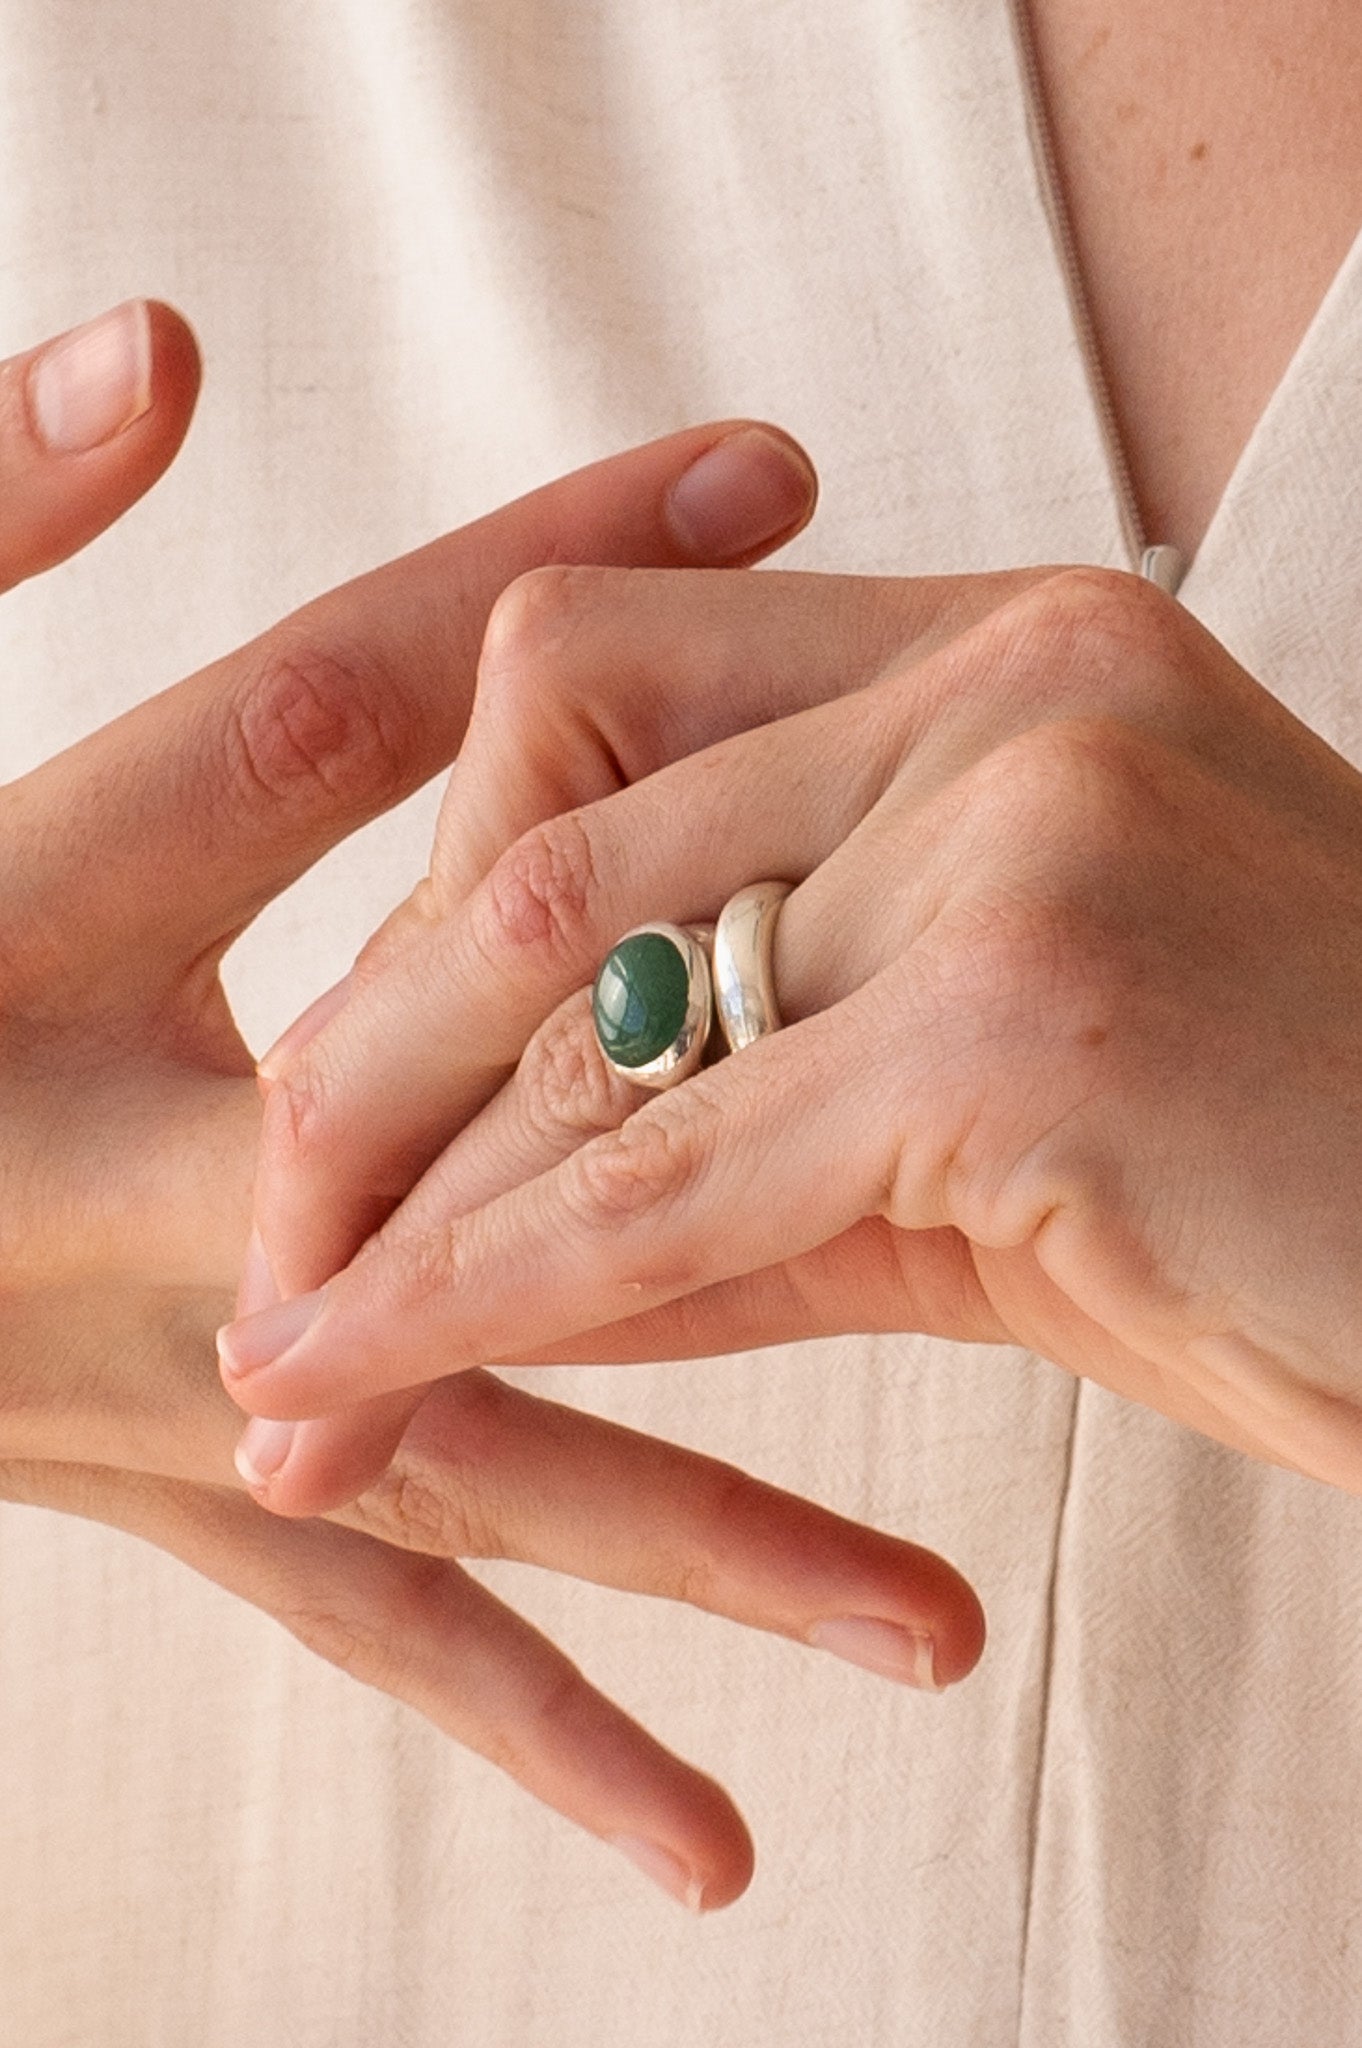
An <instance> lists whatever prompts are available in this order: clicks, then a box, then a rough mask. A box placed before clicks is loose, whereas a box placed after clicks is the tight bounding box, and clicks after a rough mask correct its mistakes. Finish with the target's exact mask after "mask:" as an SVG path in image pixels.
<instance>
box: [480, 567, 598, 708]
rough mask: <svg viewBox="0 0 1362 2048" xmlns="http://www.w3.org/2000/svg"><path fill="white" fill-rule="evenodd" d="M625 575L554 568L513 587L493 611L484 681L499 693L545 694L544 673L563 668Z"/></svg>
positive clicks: (520, 579)
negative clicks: (529, 690)
mask: <svg viewBox="0 0 1362 2048" xmlns="http://www.w3.org/2000/svg"><path fill="white" fill-rule="evenodd" d="M619 574H620V572H619V571H617V570H611V569H607V568H600V567H595V566H590V565H580V564H577V563H564V562H554V563H550V564H548V565H546V566H545V567H543V568H538V569H529V570H527V571H526V572H525V574H524V575H523V576H517V577H516V579H515V581H514V582H513V583H510V584H508V585H507V587H506V589H505V590H503V591H502V593H501V595H500V597H499V598H498V599H497V601H496V603H495V604H494V605H493V607H492V611H491V615H490V617H489V618H488V621H487V630H486V633H485V635H484V638H483V646H482V664H481V670H480V678H481V680H484V681H490V682H491V683H493V684H494V685H495V687H496V688H497V690H498V692H500V691H503V690H506V689H509V690H510V691H512V692H515V690H516V689H517V688H518V686H519V685H520V684H521V683H522V682H528V683H531V684H532V685H533V687H534V690H535V692H536V695H538V694H539V693H540V692H541V691H542V687H543V681H544V671H545V670H546V669H548V670H549V671H552V670H553V669H554V668H555V667H556V665H557V664H559V663H560V662H562V661H563V660H564V658H565V656H566V654H567V652H568V649H569V647H570V645H571V642H572V641H573V640H574V639H575V637H576V636H577V633H578V632H579V630H580V628H581V626H582V625H583V623H584V621H585V620H587V619H588V618H591V617H594V616H595V614H596V612H597V611H598V609H599V607H600V605H601V603H602V601H603V600H604V599H605V598H607V597H608V595H609V592H608V590H607V585H609V584H611V583H614V582H615V581H617V579H618V576H619Z"/></svg>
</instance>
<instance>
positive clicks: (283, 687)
mask: <svg viewBox="0 0 1362 2048" xmlns="http://www.w3.org/2000/svg"><path fill="white" fill-rule="evenodd" d="M411 724H412V720H411V716H410V713H409V712H408V710H407V709H406V707H405V705H404V702H403V698H402V695H401V693H400V691H399V690H398V689H397V688H396V687H395V686H394V683H393V680H392V678H391V677H390V676H389V675H388V674H387V673H386V671H385V670H384V668H383V666H382V665H381V664H380V663H378V662H377V661H375V660H374V659H373V658H372V657H371V656H370V655H368V654H363V653H360V652H359V651H358V650H357V649H356V648H354V647H353V646H347V645H344V644H342V643H339V642H338V643H336V644H328V643H327V642H326V641H325V640H320V639H312V638H303V637H301V636H293V635H276V636H273V637H272V639H271V640H270V642H269V643H268V644H267V647H266V650H265V652H264V654H263V656H262V658H261V660H260V661H259V663H258V665H257V666H256V668H255V670H254V672H253V673H252V674H251V675H250V677H249V678H248V679H247V682H246V684H245V686H244V688H243V689H242V690H241V691H240V693H239V695H238V697H237V699H236V702H235V704H234V706H233V709H232V716H231V720H230V723H229V727H228V734H227V746H228V752H229V770H230V774H231V780H232V783H233V785H234V786H235V787H236V789H237V790H238V791H239V792H240V793H241V794H242V796H243V798H244V799H245V802H246V804H247V806H248V807H249V808H250V809H259V808H262V807H263V808H265V809H267V810H268V811H269V812H270V813H271V815H274V814H275V813H277V810H278V808H279V807H280V806H281V805H286V806H293V807H296V808H297V810H298V811H299V812H300V813H302V814H303V815H304V816H305V817H310V816H311V815H312V814H313V813H314V812H316V811H317V810H319V809H321V810H329V809H333V808H335V807H336V806H337V805H340V806H343V807H361V808H368V807H380V806H383V805H386V804H389V803H391V802H393V801H394V800H395V799H396V798H397V797H398V796H399V795H400V794H401V793H402V792H403V790H404V789H405V787H406V783H407V779H408V777H407V764H408V762H409V760H410V759H411V756H412V747H411V744H410V741H411V731H410V728H411Z"/></svg>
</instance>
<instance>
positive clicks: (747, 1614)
mask: <svg viewBox="0 0 1362 2048" xmlns="http://www.w3.org/2000/svg"><path fill="white" fill-rule="evenodd" d="M342 1519H343V1520H344V1521H346V1522H347V1523H348V1524H350V1525H351V1526H354V1527H357V1528H361V1529H363V1530H364V1531H365V1532H366V1533H368V1534H370V1535H374V1536H379V1537H382V1538H383V1539H384V1540H385V1541H386V1542H389V1543H398V1544H406V1545H412V1546H414V1547H415V1548H417V1549H420V1550H422V1551H425V1552H428V1553H432V1554H437V1555H460V1556H475V1555H487V1556H492V1555H495V1556H497V1557H510V1558H515V1559H518V1560H520V1561H522V1562H524V1563H527V1564H537V1565H552V1567H553V1568H554V1569H556V1570H559V1571H566V1572H571V1573H572V1574H573V1575H574V1576H575V1577H577V1578H582V1579H589V1580H591V1581H593V1582H594V1583H595V1584H597V1585H605V1586H614V1587H619V1588H621V1589H623V1590H625V1591H628V1592H636V1593H646V1594H649V1595H651V1596H653V1597H655V1598H662V1599H668V1600H681V1601H684V1602H685V1603H686V1604H687V1605H689V1606H693V1607H698V1608H701V1609H703V1610H704V1611H706V1612H708V1613H711V1614H717V1615H722V1616H724V1617H725V1618H726V1619H728V1620H731V1621H737V1622H741V1623H743V1624H744V1625H745V1626H747V1627H749V1628H759V1629H763V1630H766V1631H768V1632H770V1633H773V1634H777V1635H782V1636H786V1637H788V1638H789V1639H790V1640H791V1641H794V1642H802V1643H815V1642H816V1646H818V1647H826V1645H824V1644H823V1641H822V1638H823V1635H824V1633H825V1632H826V1631H829V1630H831V1629H832V1628H833V1626H834V1624H837V1623H840V1622H842V1621H846V1620H849V1619H853V1618H859V1619H863V1620H872V1619H873V1620H874V1621H876V1622H877V1623H878V1624H880V1626H882V1627H883V1628H884V1629H885V1630H897V1631H899V1632H900V1634H901V1636H902V1637H903V1641H902V1642H901V1644H900V1645H899V1650H898V1656H897V1659H896V1660H890V1659H889V1657H888V1651H889V1649H890V1647H891V1645H890V1644H889V1642H888V1640H887V1638H886V1640H885V1642H884V1649H885V1652H886V1658H885V1663H886V1665H888V1666H889V1668H888V1670H887V1673H886V1675H889V1676H892V1677H896V1678H898V1679H899V1680H900V1681H902V1682H904V1683H907V1684H914V1685H916V1684H920V1683H924V1682H926V1683H930V1684H935V1685H937V1686H944V1685H950V1684H954V1683H955V1682H956V1681H957V1680H958V1679H960V1678H963V1677H964V1676H965V1674H966V1673H967V1672H969V1671H971V1670H972V1669H973V1668H974V1665H975V1663H976V1662H977V1660H978V1657H979V1655H980V1653H981V1650H982V1647H983V1617H982V1613H981V1610H980V1608H979V1604H978V1601H977V1600H976V1598H975V1596H974V1594H973V1592H972V1591H971V1589H970V1587H969V1586H968V1585H967V1583H966V1582H965V1580H964V1579H962V1578H961V1577H960V1575H959V1574H958V1573H957V1572H956V1571H954V1570H953V1569H952V1567H951V1566H950V1565H949V1564H947V1563H946V1562H945V1560H944V1559H942V1558H940V1557H937V1556H935V1555H934V1554H933V1553H932V1552H931V1551H928V1550H923V1549H920V1548H919V1547H918V1546H917V1545H916V1544H912V1543H906V1542H904V1541H902V1540H901V1539H900V1538H898V1537H892V1536H888V1535H885V1534H883V1533H882V1532H880V1531H878V1530H874V1529H868V1528H865V1527H863V1526H861V1525H860V1524H857V1523H855V1522H849V1521H845V1520H844V1519H843V1518H842V1517H841V1516H839V1515H833V1514H830V1513H828V1511H827V1510H826V1509H824V1508H820V1507H815V1506H814V1505H813V1504H812V1503H811V1502H809V1501H805V1500H799V1499H798V1498H796V1497H795V1496H794V1495H793V1494H789V1493H785V1492H782V1491H781V1490H780V1489H778V1488H776V1487H773V1486H767V1485H765V1484H763V1483H762V1482H761V1481H759V1480H756V1479H753V1478H751V1477H750V1476H749V1475H747V1474H746V1473H744V1472H740V1471H738V1470H736V1469H735V1468H734V1467H733V1466H731V1465H725V1464H722V1463H720V1462H719V1461H717V1460H716V1459H713V1458H706V1457H702V1456H700V1455H699V1454H698V1453H696V1452H693V1451H685V1450H681V1449H679V1448H678V1447H677V1446H676V1445H674V1444H668V1443H663V1442H661V1441H659V1440H658V1439H657V1438H655V1437H648V1436H644V1435H641V1434H640V1433H638V1432H637V1431H635V1430H631V1429H625V1428H622V1427H621V1426H620V1425H619V1424H617V1423H612V1422H605V1421H602V1420H601V1419H600V1418H599V1417H597V1416H593V1415H586V1414H582V1413H580V1412H579V1411H577V1410H575V1409H571V1408H564V1407H560V1406H559V1405H558V1404H557V1403H555V1402H552V1401H547V1400H543V1399H541V1398H539V1397H538V1396H535V1395H530V1394H527V1393H524V1392H522V1391H520V1390H518V1389H516V1388H512V1387H508V1386H507V1385H506V1384H505V1383H504V1382H503V1381H501V1380H498V1379H496V1378H495V1377H494V1376H492V1375H491V1374H488V1373H469V1374H463V1375H460V1377H459V1378H458V1379H457V1380H450V1381H446V1382H444V1383H443V1384H442V1385H441V1386H439V1387H437V1388H436V1389H435V1390H434V1391H433V1392H432V1394H431V1396H430V1398H429V1399H428V1401H427V1402H426V1404H425V1405H424V1406H423V1408H422V1410H421V1413H420V1415H419V1417H418V1418H417V1421H416V1423H415V1424H414V1426H413V1427H412V1429H411V1430H410V1431H409V1432H408V1435H407V1438H406V1440H405V1441H404V1443H403V1447H402V1454H401V1464H400V1467H399V1468H398V1469H397V1470H396V1471H394V1472H393V1473H391V1474H389V1475H388V1476H387V1477H386V1478H385V1479H384V1480H383V1481H382V1482H381V1483H380V1484H379V1485H378V1486H377V1487H376V1488H374V1489H373V1490H372V1491H371V1492H369V1493H368V1494H366V1495H365V1496H364V1497H363V1499H361V1500H360V1501H359V1502H357V1503H356V1504H355V1506H354V1507H353V1508H350V1509H347V1510H345V1511H344V1514H343V1516H342ZM928 1647H929V1649H930V1654H928Z"/></svg>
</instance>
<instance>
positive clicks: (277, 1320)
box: [218, 1287, 326, 1380]
mask: <svg viewBox="0 0 1362 2048" xmlns="http://www.w3.org/2000/svg"><path fill="white" fill-rule="evenodd" d="M325 1294H326V1289H325V1288H324V1287H319V1288H317V1289H316V1290H315V1292H314V1293H312V1294H295V1295H294V1297H293V1299H292V1300H291V1301H281V1302H279V1303H278V1304H277V1306H276V1307H274V1308H267V1309H264V1310H263V1311H262V1312H261V1313H260V1314H259V1315H255V1316H247V1317H246V1318H245V1320H244V1321H243V1322H239V1323H228V1324H227V1325H226V1327H225V1328H224V1329H221V1330H219V1331H218V1357H219V1358H220V1359H221V1360H222V1369H223V1371H224V1372H225V1373H227V1374H229V1376H230V1377H231V1378H232V1379H235V1380H244V1379H245V1377H246V1375H247V1374H248V1373H252V1372H260V1371H261V1370H262V1368H263V1367H265V1366H267V1365H274V1364H276V1363H277V1362H278V1360H279V1359H281V1358H282V1357H283V1355H284V1353H285V1352H286V1351H289V1350H291V1349H292V1347H293V1346H294V1345H295V1344H296V1343H297V1342H298V1339H299V1338H300V1337H301V1336H302V1335H303V1333H304V1331H306V1330H308V1329H310V1328H311V1326H312V1323H313V1320H314V1319H315V1317H316V1315H317V1312H318V1310H319V1309H320V1308H321V1305H322V1301H323V1298H324V1296H325Z"/></svg>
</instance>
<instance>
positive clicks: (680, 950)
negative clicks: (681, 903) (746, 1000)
mask: <svg viewBox="0 0 1362 2048" xmlns="http://www.w3.org/2000/svg"><path fill="white" fill-rule="evenodd" d="M712 936H713V928H712V926H709V925H679V924H665V923H656V924H639V925H635V926H634V928H633V930H632V931H627V932H626V933H625V934H624V936H623V938H621V939H616V941H615V943H614V945H613V946H612V947H611V948H610V951H609V952H608V953H607V954H606V956H605V959H604V960H603V961H602V963H601V968H600V972H599V973H598V974H597V976H596V981H595V985H594V987H593V988H592V991H591V1017H592V1022H593V1023H594V1025H595V1027H596V1043H597V1044H598V1045H599V1047H600V1049H601V1052H602V1054H603V1055H604V1057H605V1060H606V1063H607V1065H608V1066H611V1067H613V1068H614V1070H615V1072H616V1073H617V1074H622V1075H623V1076H624V1078H625V1080H627V1081H633V1082H635V1083H636V1084H637V1086H638V1087H640V1088H674V1087H675V1086H676V1084H677V1082H678V1081H685V1080H687V1079H689V1077H690V1076H691V1075H692V1074H693V1073H694V1072H695V1070H696V1068H697V1067H698V1066H699V1064H700V1061H701V1058H702V1057H703V1054H704V1050H705V1043H706V1041H707V1039H708V1038H709V1033H710V1026H711V1024H712V1023H713V1021H714V988H713V982H712V979H711V976H710V969H709V950H708V949H709V942H710V939H711V937H712Z"/></svg>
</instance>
